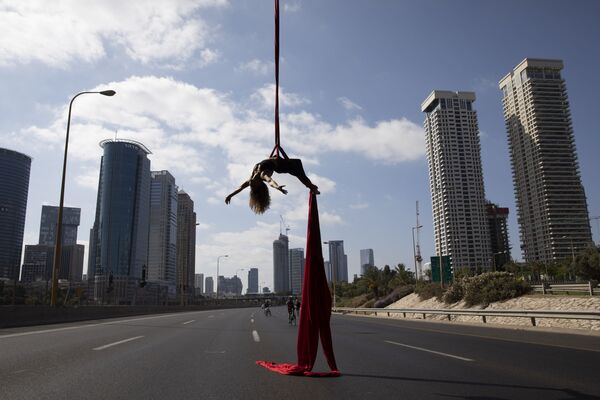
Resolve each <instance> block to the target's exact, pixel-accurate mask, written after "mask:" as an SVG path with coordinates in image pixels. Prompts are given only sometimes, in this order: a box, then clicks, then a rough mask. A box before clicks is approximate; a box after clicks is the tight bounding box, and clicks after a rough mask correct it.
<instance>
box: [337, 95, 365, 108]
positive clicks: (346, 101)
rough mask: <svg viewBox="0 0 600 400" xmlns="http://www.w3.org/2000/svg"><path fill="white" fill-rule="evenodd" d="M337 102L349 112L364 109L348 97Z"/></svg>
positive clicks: (338, 99)
mask: <svg viewBox="0 0 600 400" xmlns="http://www.w3.org/2000/svg"><path fill="white" fill-rule="evenodd" d="M337 101H338V102H339V103H340V104H341V105H342V107H344V108H345V109H346V110H348V111H353V110H362V107H361V106H359V105H358V104H356V103H355V102H353V101H352V100H350V99H349V98H347V97H338V98H337Z"/></svg>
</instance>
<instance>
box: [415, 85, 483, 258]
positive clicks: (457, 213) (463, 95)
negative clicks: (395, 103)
mask: <svg viewBox="0 0 600 400" xmlns="http://www.w3.org/2000/svg"><path fill="white" fill-rule="evenodd" d="M474 101H475V93H473V92H448V91H438V90H434V91H433V92H431V94H430V95H429V96H428V97H427V99H426V100H425V101H424V102H423V104H422V105H421V111H423V112H425V115H426V116H425V123H424V125H425V133H426V140H425V142H426V145H427V163H428V165H429V188H430V191H431V204H432V208H433V224H434V230H435V255H436V256H449V257H450V259H451V263H452V267H453V268H454V269H455V270H456V269H459V268H468V269H471V270H474V269H476V268H485V269H487V268H489V267H490V256H491V253H490V239H489V231H488V227H487V218H486V213H485V193H484V187H483V173H482V169H481V154H480V153H481V152H480V146H479V128H478V125H477V113H476V112H475V110H474V109H473V102H474Z"/></svg>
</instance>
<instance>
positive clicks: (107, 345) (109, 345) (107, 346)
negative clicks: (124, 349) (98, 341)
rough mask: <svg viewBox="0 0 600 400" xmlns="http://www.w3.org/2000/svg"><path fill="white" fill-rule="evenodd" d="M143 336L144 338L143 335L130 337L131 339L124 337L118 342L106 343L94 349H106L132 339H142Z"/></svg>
mask: <svg viewBox="0 0 600 400" xmlns="http://www.w3.org/2000/svg"><path fill="white" fill-rule="evenodd" d="M141 338H143V336H134V337H130V338H129V339H123V340H119V341H118V342H114V343H109V344H105V345H104V346H100V347H94V348H93V349H92V350H104V349H108V348H109V347H113V346H116V345H119V344H122V343H127V342H131V341H132V340H137V339H141Z"/></svg>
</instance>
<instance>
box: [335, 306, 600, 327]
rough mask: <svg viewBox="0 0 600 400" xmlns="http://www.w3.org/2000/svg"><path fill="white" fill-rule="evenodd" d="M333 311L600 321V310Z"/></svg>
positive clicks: (449, 319) (363, 309) (408, 309)
mask: <svg viewBox="0 0 600 400" xmlns="http://www.w3.org/2000/svg"><path fill="white" fill-rule="evenodd" d="M332 311H333V312H337V313H341V314H359V315H360V314H363V315H375V316H377V315H379V314H381V315H386V314H387V316H388V317H389V316H391V314H402V316H403V317H404V318H406V315H407V314H420V315H422V316H423V319H426V318H427V315H445V316H446V318H447V319H448V321H451V320H452V316H458V315H470V316H476V317H481V320H482V322H483V323H484V324H485V323H487V317H511V318H529V319H530V321H531V325H532V326H536V318H554V319H581V320H593V321H600V312H598V311H556V310H456V309H452V310H450V309H415V308H349V307H336V308H333V309H332Z"/></svg>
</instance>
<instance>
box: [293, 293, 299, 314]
mask: <svg viewBox="0 0 600 400" xmlns="http://www.w3.org/2000/svg"><path fill="white" fill-rule="evenodd" d="M294 305H295V306H296V314H298V315H300V300H299V299H298V298H297V297H296V300H295V301H294Z"/></svg>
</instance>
